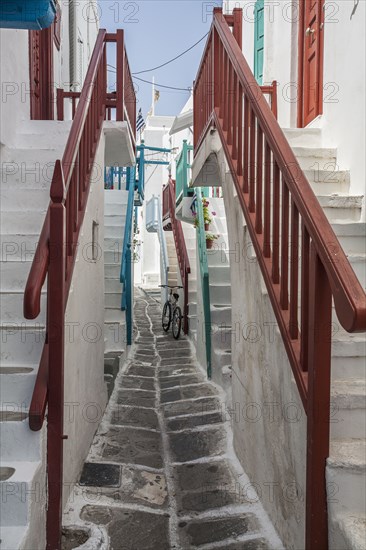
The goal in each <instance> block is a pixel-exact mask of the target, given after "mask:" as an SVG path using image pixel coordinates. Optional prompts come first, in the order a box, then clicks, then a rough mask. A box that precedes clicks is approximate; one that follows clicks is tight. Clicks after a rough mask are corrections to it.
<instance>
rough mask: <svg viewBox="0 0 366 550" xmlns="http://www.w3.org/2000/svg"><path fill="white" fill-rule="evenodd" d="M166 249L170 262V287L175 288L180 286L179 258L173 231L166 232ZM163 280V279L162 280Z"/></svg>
mask: <svg viewBox="0 0 366 550" xmlns="http://www.w3.org/2000/svg"><path fill="white" fill-rule="evenodd" d="M164 234H165V240H166V247H167V251H168V262H169V271H168V285H169V286H174V285H177V284H178V270H179V266H178V258H177V253H176V250H175V244H174V236H173V232H172V231H164ZM162 280H163V279H162Z"/></svg>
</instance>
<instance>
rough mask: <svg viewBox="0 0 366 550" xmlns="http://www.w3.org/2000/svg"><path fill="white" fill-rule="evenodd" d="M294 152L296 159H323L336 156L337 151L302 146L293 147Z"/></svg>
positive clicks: (333, 148)
mask: <svg viewBox="0 0 366 550" xmlns="http://www.w3.org/2000/svg"><path fill="white" fill-rule="evenodd" d="M292 150H293V152H294V154H295V156H296V157H298V156H299V157H301V156H311V157H319V158H320V159H322V158H332V157H334V156H336V154H337V149H336V148H335V147H311V146H307V147H306V146H302V145H295V146H294V147H292Z"/></svg>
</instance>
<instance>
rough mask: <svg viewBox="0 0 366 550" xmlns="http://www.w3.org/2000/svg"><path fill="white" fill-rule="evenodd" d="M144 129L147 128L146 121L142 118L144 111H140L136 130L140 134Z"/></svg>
mask: <svg viewBox="0 0 366 550" xmlns="http://www.w3.org/2000/svg"><path fill="white" fill-rule="evenodd" d="M144 128H145V121H144V117H143V116H142V110H141V109H140V110H139V113H138V116H137V120H136V130H137V131H138V132H142V130H143V129H144Z"/></svg>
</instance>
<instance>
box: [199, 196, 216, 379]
mask: <svg viewBox="0 0 366 550" xmlns="http://www.w3.org/2000/svg"><path fill="white" fill-rule="evenodd" d="M203 196H204V195H203V193H202V191H201V188H200V187H197V188H196V197H197V200H196V203H197V206H196V211H197V216H198V226H197V245H198V259H199V264H200V275H201V290H202V305H203V317H204V319H203V322H204V327H205V328H204V330H205V332H204V337H205V349H206V369H207V376H208V378H211V374H212V365H211V301H210V274H209V269H208V260H207V246H206V231H205V220H204V217H203V204H202V198H203Z"/></svg>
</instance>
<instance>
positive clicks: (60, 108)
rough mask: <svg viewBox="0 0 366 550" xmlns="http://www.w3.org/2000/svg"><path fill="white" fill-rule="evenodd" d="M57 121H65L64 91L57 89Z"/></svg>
mask: <svg viewBox="0 0 366 550" xmlns="http://www.w3.org/2000/svg"><path fill="white" fill-rule="evenodd" d="M56 98H57V99H56V101H57V120H64V90H63V88H57V95H56Z"/></svg>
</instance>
